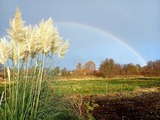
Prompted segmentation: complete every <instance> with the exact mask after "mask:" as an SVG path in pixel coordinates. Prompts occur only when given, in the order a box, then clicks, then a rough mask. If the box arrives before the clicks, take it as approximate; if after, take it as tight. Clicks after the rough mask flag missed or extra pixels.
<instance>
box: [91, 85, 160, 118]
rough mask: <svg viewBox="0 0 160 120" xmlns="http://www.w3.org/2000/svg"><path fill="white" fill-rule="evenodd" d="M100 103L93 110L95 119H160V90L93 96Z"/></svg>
mask: <svg viewBox="0 0 160 120" xmlns="http://www.w3.org/2000/svg"><path fill="white" fill-rule="evenodd" d="M91 99H92V100H95V103H97V104H98V105H99V107H98V108H95V109H94V111H93V116H94V118H95V120H160V90H159V88H157V91H155V92H134V93H130V94H129V93H127V94H120V93H117V94H114V95H113V94H112V95H107V96H91V97H90V100H91Z"/></svg>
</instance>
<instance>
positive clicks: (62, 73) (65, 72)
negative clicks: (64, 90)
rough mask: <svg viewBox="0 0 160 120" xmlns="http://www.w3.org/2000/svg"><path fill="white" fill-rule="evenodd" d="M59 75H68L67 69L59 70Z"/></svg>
mask: <svg viewBox="0 0 160 120" xmlns="http://www.w3.org/2000/svg"><path fill="white" fill-rule="evenodd" d="M61 75H62V76H66V75H68V71H67V68H63V69H62V70H61Z"/></svg>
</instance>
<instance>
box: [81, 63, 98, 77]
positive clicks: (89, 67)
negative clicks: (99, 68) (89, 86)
mask: <svg viewBox="0 0 160 120" xmlns="http://www.w3.org/2000/svg"><path fill="white" fill-rule="evenodd" d="M95 69H96V64H95V63H94V62H93V61H88V62H87V63H86V64H85V65H84V72H85V74H87V75H91V74H93V72H94V71H95Z"/></svg>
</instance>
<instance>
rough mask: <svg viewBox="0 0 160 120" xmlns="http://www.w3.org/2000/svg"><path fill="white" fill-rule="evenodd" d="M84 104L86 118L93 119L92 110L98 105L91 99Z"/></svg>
mask: <svg viewBox="0 0 160 120" xmlns="http://www.w3.org/2000/svg"><path fill="white" fill-rule="evenodd" d="M84 106H85V109H86V114H87V120H94V117H93V115H92V114H93V113H92V112H93V110H94V108H97V107H99V105H98V104H96V103H95V101H94V100H92V101H89V102H85V103H84Z"/></svg>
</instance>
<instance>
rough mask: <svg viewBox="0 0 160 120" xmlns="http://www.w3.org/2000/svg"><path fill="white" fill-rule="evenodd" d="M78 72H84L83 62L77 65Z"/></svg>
mask: <svg viewBox="0 0 160 120" xmlns="http://www.w3.org/2000/svg"><path fill="white" fill-rule="evenodd" d="M76 74H79V75H82V74H83V68H82V64H81V63H78V65H77V67H76Z"/></svg>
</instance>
